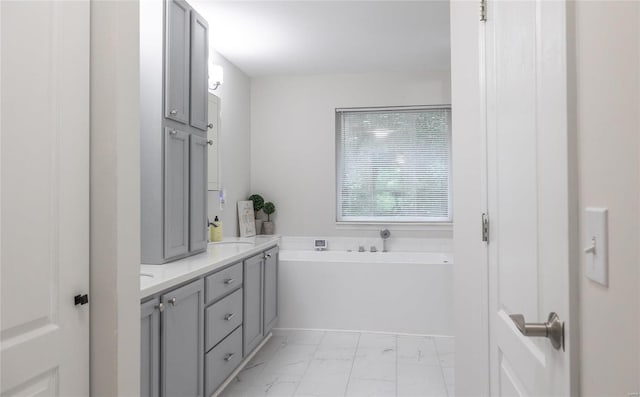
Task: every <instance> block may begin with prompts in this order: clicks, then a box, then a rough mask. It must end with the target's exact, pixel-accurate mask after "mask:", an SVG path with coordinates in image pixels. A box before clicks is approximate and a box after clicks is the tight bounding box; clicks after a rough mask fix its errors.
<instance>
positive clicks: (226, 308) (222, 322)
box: [204, 288, 242, 351]
mask: <svg viewBox="0 0 640 397" xmlns="http://www.w3.org/2000/svg"><path fill="white" fill-rule="evenodd" d="M240 324H242V288H240V289H239V290H237V291H236V292H234V293H233V294H231V295H229V296H227V297H226V298H224V299H222V300H221V301H219V302H216V303H214V304H213V305H211V306H209V307H208V308H207V309H206V311H205V338H204V346H205V350H204V351H209V349H211V348H212V347H214V346H215V345H217V344H218V342H220V341H221V340H222V339H224V337H225V336H227V335H229V333H230V332H231V331H233V330H234V329H236V327H237V326H238V325H240Z"/></svg>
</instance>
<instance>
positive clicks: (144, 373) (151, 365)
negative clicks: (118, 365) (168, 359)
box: [140, 298, 160, 397]
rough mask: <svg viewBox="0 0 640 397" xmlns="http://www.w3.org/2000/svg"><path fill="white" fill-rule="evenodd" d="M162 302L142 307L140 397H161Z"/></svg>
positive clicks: (157, 301) (148, 303) (153, 302)
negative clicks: (160, 304)
mask: <svg viewBox="0 0 640 397" xmlns="http://www.w3.org/2000/svg"><path fill="white" fill-rule="evenodd" d="M159 303H160V300H159V299H157V298H155V299H152V300H150V301H147V302H144V303H143V304H142V305H141V306H140V396H141V397H159V396H160V306H159Z"/></svg>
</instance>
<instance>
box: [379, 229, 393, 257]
mask: <svg viewBox="0 0 640 397" xmlns="http://www.w3.org/2000/svg"><path fill="white" fill-rule="evenodd" d="M380 237H382V252H387V239H388V238H389V237H391V232H390V231H389V229H382V230H380Z"/></svg>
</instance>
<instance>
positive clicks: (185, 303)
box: [161, 279, 204, 397]
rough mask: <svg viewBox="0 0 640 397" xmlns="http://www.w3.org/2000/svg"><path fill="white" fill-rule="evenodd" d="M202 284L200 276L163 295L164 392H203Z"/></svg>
mask: <svg viewBox="0 0 640 397" xmlns="http://www.w3.org/2000/svg"><path fill="white" fill-rule="evenodd" d="M203 285H204V282H203V280H202V279H199V280H197V281H194V282H192V283H190V284H187V285H185V286H184V287H180V288H177V289H175V290H173V291H171V292H168V293H166V294H164V295H162V297H161V301H162V303H163V304H164V312H163V313H162V336H161V337H162V357H163V359H162V368H161V374H162V377H161V384H162V395H163V396H181V397H196V396H197V397H200V396H202V395H203V383H204V381H203V376H204V372H203V360H204V358H203V354H204V333H203V330H204V310H203V305H204V296H203V295H204V294H203V292H204V288H203Z"/></svg>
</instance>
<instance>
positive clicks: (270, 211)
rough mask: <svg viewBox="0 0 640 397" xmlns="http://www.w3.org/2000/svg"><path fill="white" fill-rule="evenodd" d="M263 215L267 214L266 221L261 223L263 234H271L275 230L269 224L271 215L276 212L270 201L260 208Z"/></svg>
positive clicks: (270, 223) (271, 223)
mask: <svg viewBox="0 0 640 397" xmlns="http://www.w3.org/2000/svg"><path fill="white" fill-rule="evenodd" d="M262 210H263V211H264V213H265V214H267V220H266V221H264V222H263V223H262V227H263V229H264V234H273V230H274V228H275V226H274V224H273V222H271V214H273V213H274V212H276V206H275V204H273V203H272V202H271V201H269V202H266V203H264V207H263V208H262Z"/></svg>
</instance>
